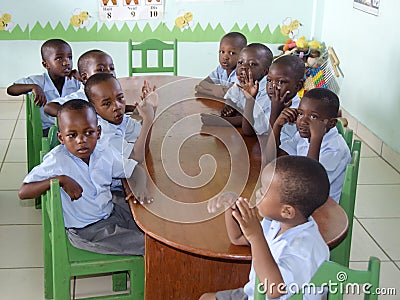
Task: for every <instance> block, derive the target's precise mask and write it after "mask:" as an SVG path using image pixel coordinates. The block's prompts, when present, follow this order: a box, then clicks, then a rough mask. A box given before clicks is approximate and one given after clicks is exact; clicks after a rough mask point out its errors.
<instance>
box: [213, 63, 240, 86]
mask: <svg viewBox="0 0 400 300" xmlns="http://www.w3.org/2000/svg"><path fill="white" fill-rule="evenodd" d="M208 77H210V79H211V80H212V81H213V82H214V83H215V84H220V85H224V86H230V85H231V83H232V82H234V79H235V78H236V69H235V70H233V71H232V72H231V74H229V76H228V73H227V72H226V70H225V69H224V68H222V67H221V65H218V67H217V68H216V69H215V70H214V71H212V72H211V73H210V75H208Z"/></svg>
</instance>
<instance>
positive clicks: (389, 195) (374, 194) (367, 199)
mask: <svg viewBox="0 0 400 300" xmlns="http://www.w3.org/2000/svg"><path fill="white" fill-rule="evenodd" d="M399 195H400V185H399V184H398V185H359V186H358V187H357V195H356V207H355V212H354V213H355V215H356V217H357V218H391V217H399V216H400V205H399Z"/></svg>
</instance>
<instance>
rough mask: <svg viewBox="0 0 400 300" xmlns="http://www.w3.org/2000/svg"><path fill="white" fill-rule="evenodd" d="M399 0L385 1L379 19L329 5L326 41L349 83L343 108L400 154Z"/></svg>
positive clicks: (337, 2) (337, 1) (344, 3)
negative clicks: (332, 47)
mask: <svg viewBox="0 0 400 300" xmlns="http://www.w3.org/2000/svg"><path fill="white" fill-rule="evenodd" d="M399 11H400V1H390V0H385V1H381V5H380V9H379V16H373V15H370V14H367V13H364V12H362V11H359V10H356V9H354V8H353V2H352V1H349V0H326V1H325V10H324V19H323V26H322V28H323V30H322V40H324V41H325V42H326V43H327V44H329V45H334V48H335V50H336V53H337V55H338V56H339V58H340V61H341V64H340V66H341V68H342V70H343V72H344V75H345V78H344V81H343V85H342V89H341V93H340V98H341V102H342V106H343V107H344V108H345V109H346V110H347V111H348V112H349V113H350V114H352V115H353V116H354V117H355V118H357V119H358V120H359V121H360V122H361V123H362V124H364V125H365V126H366V127H367V128H368V129H370V130H371V131H372V132H373V133H375V134H376V135H377V136H378V137H379V138H380V139H382V140H383V142H384V143H386V144H388V145H389V146H391V147H392V148H393V149H394V150H395V151H397V152H398V153H400V135H399V133H398V127H399V122H398V121H399V119H400V81H399V79H398V77H399V74H397V71H398V69H397V68H398V67H399V66H400V56H399V55H398V51H399V46H400V41H399V37H400V26H398V24H397V18H398V12H399Z"/></svg>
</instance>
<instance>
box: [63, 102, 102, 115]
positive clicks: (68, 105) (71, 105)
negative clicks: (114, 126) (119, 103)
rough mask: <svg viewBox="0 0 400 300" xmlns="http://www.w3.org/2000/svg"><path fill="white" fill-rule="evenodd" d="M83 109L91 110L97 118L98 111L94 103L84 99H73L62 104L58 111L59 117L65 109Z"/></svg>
mask: <svg viewBox="0 0 400 300" xmlns="http://www.w3.org/2000/svg"><path fill="white" fill-rule="evenodd" d="M71 110H72V111H83V110H91V111H92V112H93V113H94V115H95V116H96V119H97V113H96V110H95V108H94V106H93V104H92V103H90V102H88V101H86V100H82V99H73V100H70V101H67V102H65V103H64V104H62V105H61V106H60V107H59V109H58V112H57V119H58V118H59V117H60V115H61V114H62V113H63V112H64V111H71Z"/></svg>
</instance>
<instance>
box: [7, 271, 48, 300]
mask: <svg viewBox="0 0 400 300" xmlns="http://www.w3.org/2000/svg"><path fill="white" fill-rule="evenodd" d="M0 282H1V284H0V286H1V299H8V300H20V299H29V300H43V299H44V293H43V268H32V269H0Z"/></svg>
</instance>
